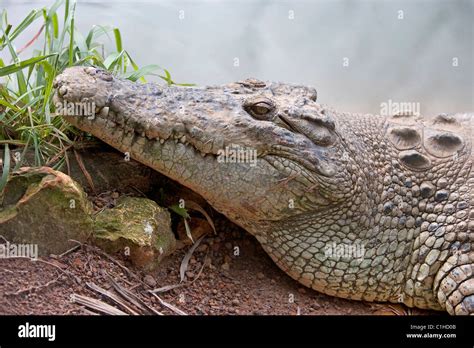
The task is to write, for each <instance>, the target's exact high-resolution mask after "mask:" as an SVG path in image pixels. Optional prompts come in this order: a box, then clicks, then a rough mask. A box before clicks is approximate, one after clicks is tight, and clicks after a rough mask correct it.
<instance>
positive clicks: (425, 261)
mask: <svg viewBox="0 0 474 348" xmlns="http://www.w3.org/2000/svg"><path fill="white" fill-rule="evenodd" d="M54 87H55V88H56V93H55V97H54V98H55V99H54V100H55V103H57V105H58V106H61V105H65V103H72V104H78V103H89V104H91V103H93V104H92V105H93V106H94V108H95V109H94V110H95V111H96V112H95V115H94V114H91V115H89V116H88V117H80V116H87V115H82V114H81V115H78V114H74V112H72V113H71V114H65V115H64V118H65V119H66V120H67V121H68V122H70V123H71V124H72V125H74V126H76V127H77V128H79V129H81V130H83V131H85V132H89V133H91V134H92V135H94V136H95V137H97V138H99V139H101V140H102V141H104V142H106V143H108V144H109V145H111V146H113V147H114V148H116V149H118V150H119V151H121V152H123V153H126V154H127V155H129V156H130V157H131V158H133V159H135V160H137V161H139V162H141V163H143V164H145V165H146V166H149V167H151V168H153V169H154V170H156V171H158V172H160V173H162V174H164V175H165V176H168V177H170V178H172V179H174V180H176V181H177V182H179V183H181V184H183V185H184V186H187V187H188V188H190V189H191V190H193V191H195V192H197V193H199V194H200V195H201V196H202V197H203V198H205V199H206V200H207V201H208V202H209V204H210V205H211V206H212V207H214V208H215V209H216V210H217V211H219V212H221V213H223V214H224V215H225V216H227V217H228V218H229V219H230V220H231V221H233V222H234V223H236V224H238V225H239V226H241V227H242V228H244V229H245V230H247V231H248V232H249V233H251V234H252V235H253V236H255V238H256V239H257V240H258V242H259V243H260V244H261V245H262V247H263V249H264V250H265V251H266V252H267V253H268V255H269V256H270V257H271V258H272V259H273V261H274V262H275V263H276V264H277V265H278V266H279V267H280V268H281V269H282V270H283V271H284V272H286V273H287V274H288V275H290V276H291V277H292V278H294V279H296V280H297V281H298V282H300V283H301V284H304V285H305V286H307V287H310V288H312V289H315V290H316V291H319V292H322V293H324V294H328V295H332V296H336V297H341V298H346V299H353V300H363V301H375V302H394V303H403V304H405V305H407V306H409V307H417V308H422V309H432V310H439V311H447V312H448V313H450V314H453V315H468V314H474V249H473V245H474V209H473V205H474V171H473V169H472V167H473V160H474V158H473V154H472V140H473V139H474V137H473V133H472V132H473V129H474V114H473V113H455V114H440V115H438V116H436V117H428V118H424V117H422V116H420V115H419V114H418V113H409V112H405V113H403V112H402V113H397V114H395V115H387V116H381V115H369V114H353V113H347V112H338V111H336V110H334V109H333V108H331V107H329V106H326V105H324V104H320V103H318V102H317V101H316V100H317V92H316V89H315V88H313V87H307V86H302V85H294V84H285V83H276V82H262V81H259V80H256V79H248V80H245V81H240V82H235V83H230V84H226V85H222V86H206V87H180V86H161V85H159V84H154V83H136V82H132V81H129V80H125V79H121V78H119V77H116V76H114V75H113V74H111V73H109V72H107V71H104V70H102V69H99V68H95V67H71V68H68V69H66V70H65V71H64V72H63V73H62V74H60V75H59V76H58V77H57V78H56V79H55V81H54ZM61 103H62V104H61Z"/></svg>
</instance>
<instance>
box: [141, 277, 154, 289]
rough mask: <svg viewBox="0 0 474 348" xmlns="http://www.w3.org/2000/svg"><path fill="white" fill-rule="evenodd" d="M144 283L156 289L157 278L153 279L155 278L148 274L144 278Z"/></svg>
mask: <svg viewBox="0 0 474 348" xmlns="http://www.w3.org/2000/svg"><path fill="white" fill-rule="evenodd" d="M143 282H144V283H145V284H146V285H148V286H150V287H152V288H154V287H155V286H156V280H155V278H153V277H152V276H151V275H149V274H147V275H146V276H145V277H143Z"/></svg>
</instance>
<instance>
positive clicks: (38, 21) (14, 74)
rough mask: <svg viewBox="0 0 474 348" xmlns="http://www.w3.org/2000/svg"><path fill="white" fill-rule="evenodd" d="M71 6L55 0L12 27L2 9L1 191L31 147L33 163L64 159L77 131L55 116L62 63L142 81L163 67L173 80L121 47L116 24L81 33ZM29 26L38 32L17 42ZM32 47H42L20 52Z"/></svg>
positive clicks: (60, 162)
mask: <svg viewBox="0 0 474 348" xmlns="http://www.w3.org/2000/svg"><path fill="white" fill-rule="evenodd" d="M75 9H76V3H75V1H69V0H57V1H56V2H55V3H54V4H53V5H52V6H51V7H49V8H46V7H44V8H41V9H35V10H32V11H31V12H30V13H28V15H27V16H26V17H25V18H24V19H23V21H21V22H20V24H18V25H17V26H15V27H14V26H13V25H12V24H10V23H9V22H8V13H7V10H6V9H4V10H3V11H2V12H1V14H0V149H1V150H3V151H2V152H3V158H0V161H1V167H2V175H1V176H0V192H1V191H2V190H3V188H4V186H5V183H6V181H7V179H8V175H9V173H10V172H12V171H14V170H16V169H18V168H19V167H20V166H21V164H22V162H23V160H24V158H25V154H26V153H27V150H28V149H29V148H31V147H33V149H34V163H35V165H36V166H42V165H50V166H51V167H53V168H58V167H60V166H62V165H63V163H64V161H65V159H66V158H65V156H67V152H66V151H65V150H66V149H67V148H68V147H70V146H72V145H73V143H74V141H75V139H76V138H77V136H79V135H80V132H79V131H78V130H76V129H74V128H73V127H72V126H70V125H69V124H67V123H66V122H64V121H63V119H62V118H61V117H54V112H55V110H54V105H53V102H52V97H53V93H54V90H53V81H54V78H55V77H56V76H57V75H58V74H60V73H61V72H62V71H63V70H64V69H65V68H67V67H70V66H75V65H86V66H96V67H100V68H103V69H106V70H108V71H111V72H113V73H114V74H115V75H117V76H120V77H122V78H126V79H129V80H132V81H138V80H141V81H143V82H145V76H146V75H155V73H154V72H156V71H159V70H162V71H163V72H164V74H163V75H157V76H160V77H161V78H162V79H163V80H164V81H165V82H166V83H167V84H168V85H172V84H176V83H175V82H174V81H173V80H172V79H171V75H170V73H169V72H168V71H167V70H166V69H162V68H160V67H159V66H158V65H147V66H143V67H139V66H138V65H137V64H136V63H135V61H134V60H133V59H132V57H131V56H130V54H129V52H127V51H126V50H125V49H124V48H123V43H122V36H121V33H120V30H119V29H118V28H113V27H104V26H93V27H92V28H91V29H90V30H89V32H88V33H87V35H85V36H83V35H82V34H81V33H80V32H78V30H77V28H76V26H75V21H76V18H75ZM29 27H34V28H35V32H36V34H35V35H34V36H33V37H31V38H29V41H27V42H26V43H24V42H23V41H22V42H20V43H18V41H19V39H18V37H19V36H20V34H22V33H23V32H24V31H25V29H27V28H29ZM101 39H105V40H109V41H112V43H113V44H114V46H115V47H114V50H113V51H112V52H108V53H106V52H105V46H104V43H103V42H102V41H101ZM16 43H18V47H20V48H18V47H17V46H16V45H15V44H16ZM32 47H40V48H39V49H34V50H33V52H32V54H31V56H29V57H23V56H24V54H23V53H24V52H26V51H27V50H31V49H32ZM183 85H184V84H183ZM2 148H3V149H2Z"/></svg>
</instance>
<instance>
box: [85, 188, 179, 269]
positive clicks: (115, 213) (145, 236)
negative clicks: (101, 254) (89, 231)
mask: <svg viewBox="0 0 474 348" xmlns="http://www.w3.org/2000/svg"><path fill="white" fill-rule="evenodd" d="M94 240H95V243H96V244H98V245H99V246H100V247H102V248H104V249H105V250H106V251H108V252H110V253H116V252H121V253H123V254H125V256H128V257H129V258H130V260H131V261H132V263H133V264H135V265H136V266H138V267H142V268H145V269H153V268H155V267H156V266H157V265H158V264H159V263H160V261H161V260H162V259H163V258H164V257H165V256H167V255H169V254H171V253H172V252H173V251H174V250H175V246H176V240H175V237H174V234H173V232H172V231H171V220H170V215H169V213H168V212H167V211H166V210H165V209H164V208H161V207H160V206H158V205H157V204H156V203H155V202H154V201H152V200H150V199H147V198H141V197H126V196H122V197H120V198H119V199H118V200H117V205H116V206H115V207H114V208H112V209H106V210H103V211H101V212H99V213H98V214H97V215H96V218H95V227H94Z"/></svg>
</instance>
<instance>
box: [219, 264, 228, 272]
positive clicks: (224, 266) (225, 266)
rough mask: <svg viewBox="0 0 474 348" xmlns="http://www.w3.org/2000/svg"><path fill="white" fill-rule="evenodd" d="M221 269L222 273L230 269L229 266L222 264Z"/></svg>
mask: <svg viewBox="0 0 474 348" xmlns="http://www.w3.org/2000/svg"><path fill="white" fill-rule="evenodd" d="M221 268H222V270H224V271H228V270H229V269H230V266H229V264H228V263H223V264H222V265H221Z"/></svg>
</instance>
